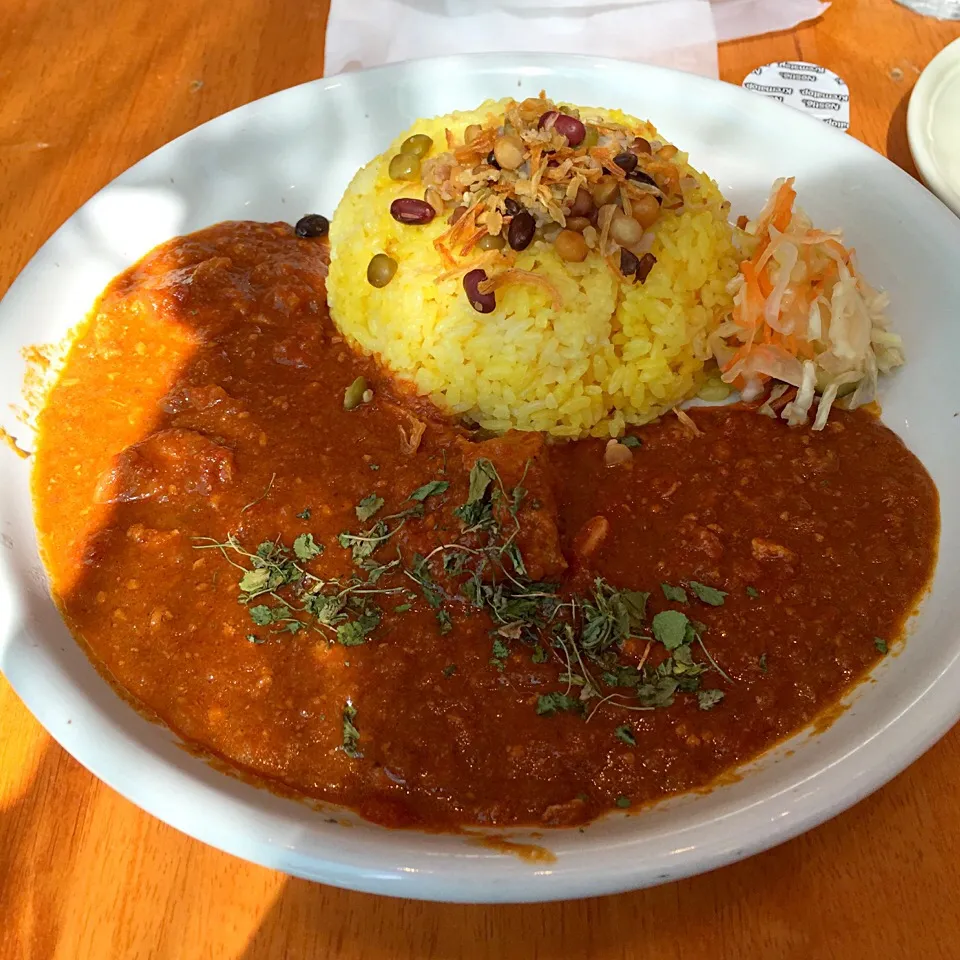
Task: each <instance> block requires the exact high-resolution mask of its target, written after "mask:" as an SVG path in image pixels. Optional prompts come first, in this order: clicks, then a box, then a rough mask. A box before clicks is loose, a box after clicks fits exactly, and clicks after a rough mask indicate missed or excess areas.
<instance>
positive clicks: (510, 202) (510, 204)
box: [503, 197, 523, 217]
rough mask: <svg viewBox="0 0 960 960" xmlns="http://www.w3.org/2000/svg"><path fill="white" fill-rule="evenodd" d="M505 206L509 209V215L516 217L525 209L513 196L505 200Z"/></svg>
mask: <svg viewBox="0 0 960 960" xmlns="http://www.w3.org/2000/svg"><path fill="white" fill-rule="evenodd" d="M503 208H504V210H506V211H507V216H508V217H515V216H516V215H517V214H518V213H519V212H520V211H521V210H522V209H523V207H521V206H520V204H519V203H517V201H516V200H514V199H513V197H507V198H506V200H504V201H503Z"/></svg>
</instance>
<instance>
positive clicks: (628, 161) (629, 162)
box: [613, 150, 637, 173]
mask: <svg viewBox="0 0 960 960" xmlns="http://www.w3.org/2000/svg"><path fill="white" fill-rule="evenodd" d="M613 162H614V163H615V164H616V165H617V166H618V167H619V168H620V169H621V170H622V171H623V172H624V173H631V172H632V171H634V170H636V168H637V155H636V154H635V153H630V151H629V150H628V151H626V152H625V153H618V154H617V155H616V156H615V157H614V158H613Z"/></svg>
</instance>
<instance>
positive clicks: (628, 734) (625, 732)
mask: <svg viewBox="0 0 960 960" xmlns="http://www.w3.org/2000/svg"><path fill="white" fill-rule="evenodd" d="M613 732H614V733H615V734H616V735H617V739H618V740H622V741H623V742H624V743H625V744H627V745H628V746H631V747H635V746H636V745H637V738H636V737H635V736H634V735H633V728H632V727H630V726H629V724H626V723H624V724H622V725H621V726H619V727H617V729H616V730H614V731H613Z"/></svg>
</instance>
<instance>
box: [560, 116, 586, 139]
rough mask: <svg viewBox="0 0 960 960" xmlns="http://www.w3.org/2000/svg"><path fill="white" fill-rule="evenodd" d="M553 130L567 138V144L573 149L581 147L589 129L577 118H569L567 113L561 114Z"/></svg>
mask: <svg viewBox="0 0 960 960" xmlns="http://www.w3.org/2000/svg"><path fill="white" fill-rule="evenodd" d="M553 128H554V130H556V131H557V133H561V134H563V136H565V137H566V138H567V143H569V144H570V146H571V147H578V146H580V144H581V143H583V138H584V137H585V136H586V135H587V128H586V127H585V126H584V125H583V124H582V123H581V122H580V121H579V120H578V119H577V118H576V117H571V116H568V115H567V114H566V113H561V114H560V115H559V116H558V117H557V119H556V120H554V122H553Z"/></svg>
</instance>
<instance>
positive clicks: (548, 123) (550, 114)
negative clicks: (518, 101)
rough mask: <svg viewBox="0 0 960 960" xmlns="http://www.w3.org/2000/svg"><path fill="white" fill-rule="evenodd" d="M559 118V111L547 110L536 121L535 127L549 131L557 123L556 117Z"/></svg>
mask: <svg viewBox="0 0 960 960" xmlns="http://www.w3.org/2000/svg"><path fill="white" fill-rule="evenodd" d="M559 116H560V111H559V110H548V111H547V112H546V113H545V114H543V115H542V116H541V117H540V119H539V120H538V121H537V126H538V127H539V128H540V129H541V130H550V129H552V128H553V125H554V124H555V123H556V122H557V117H559Z"/></svg>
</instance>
